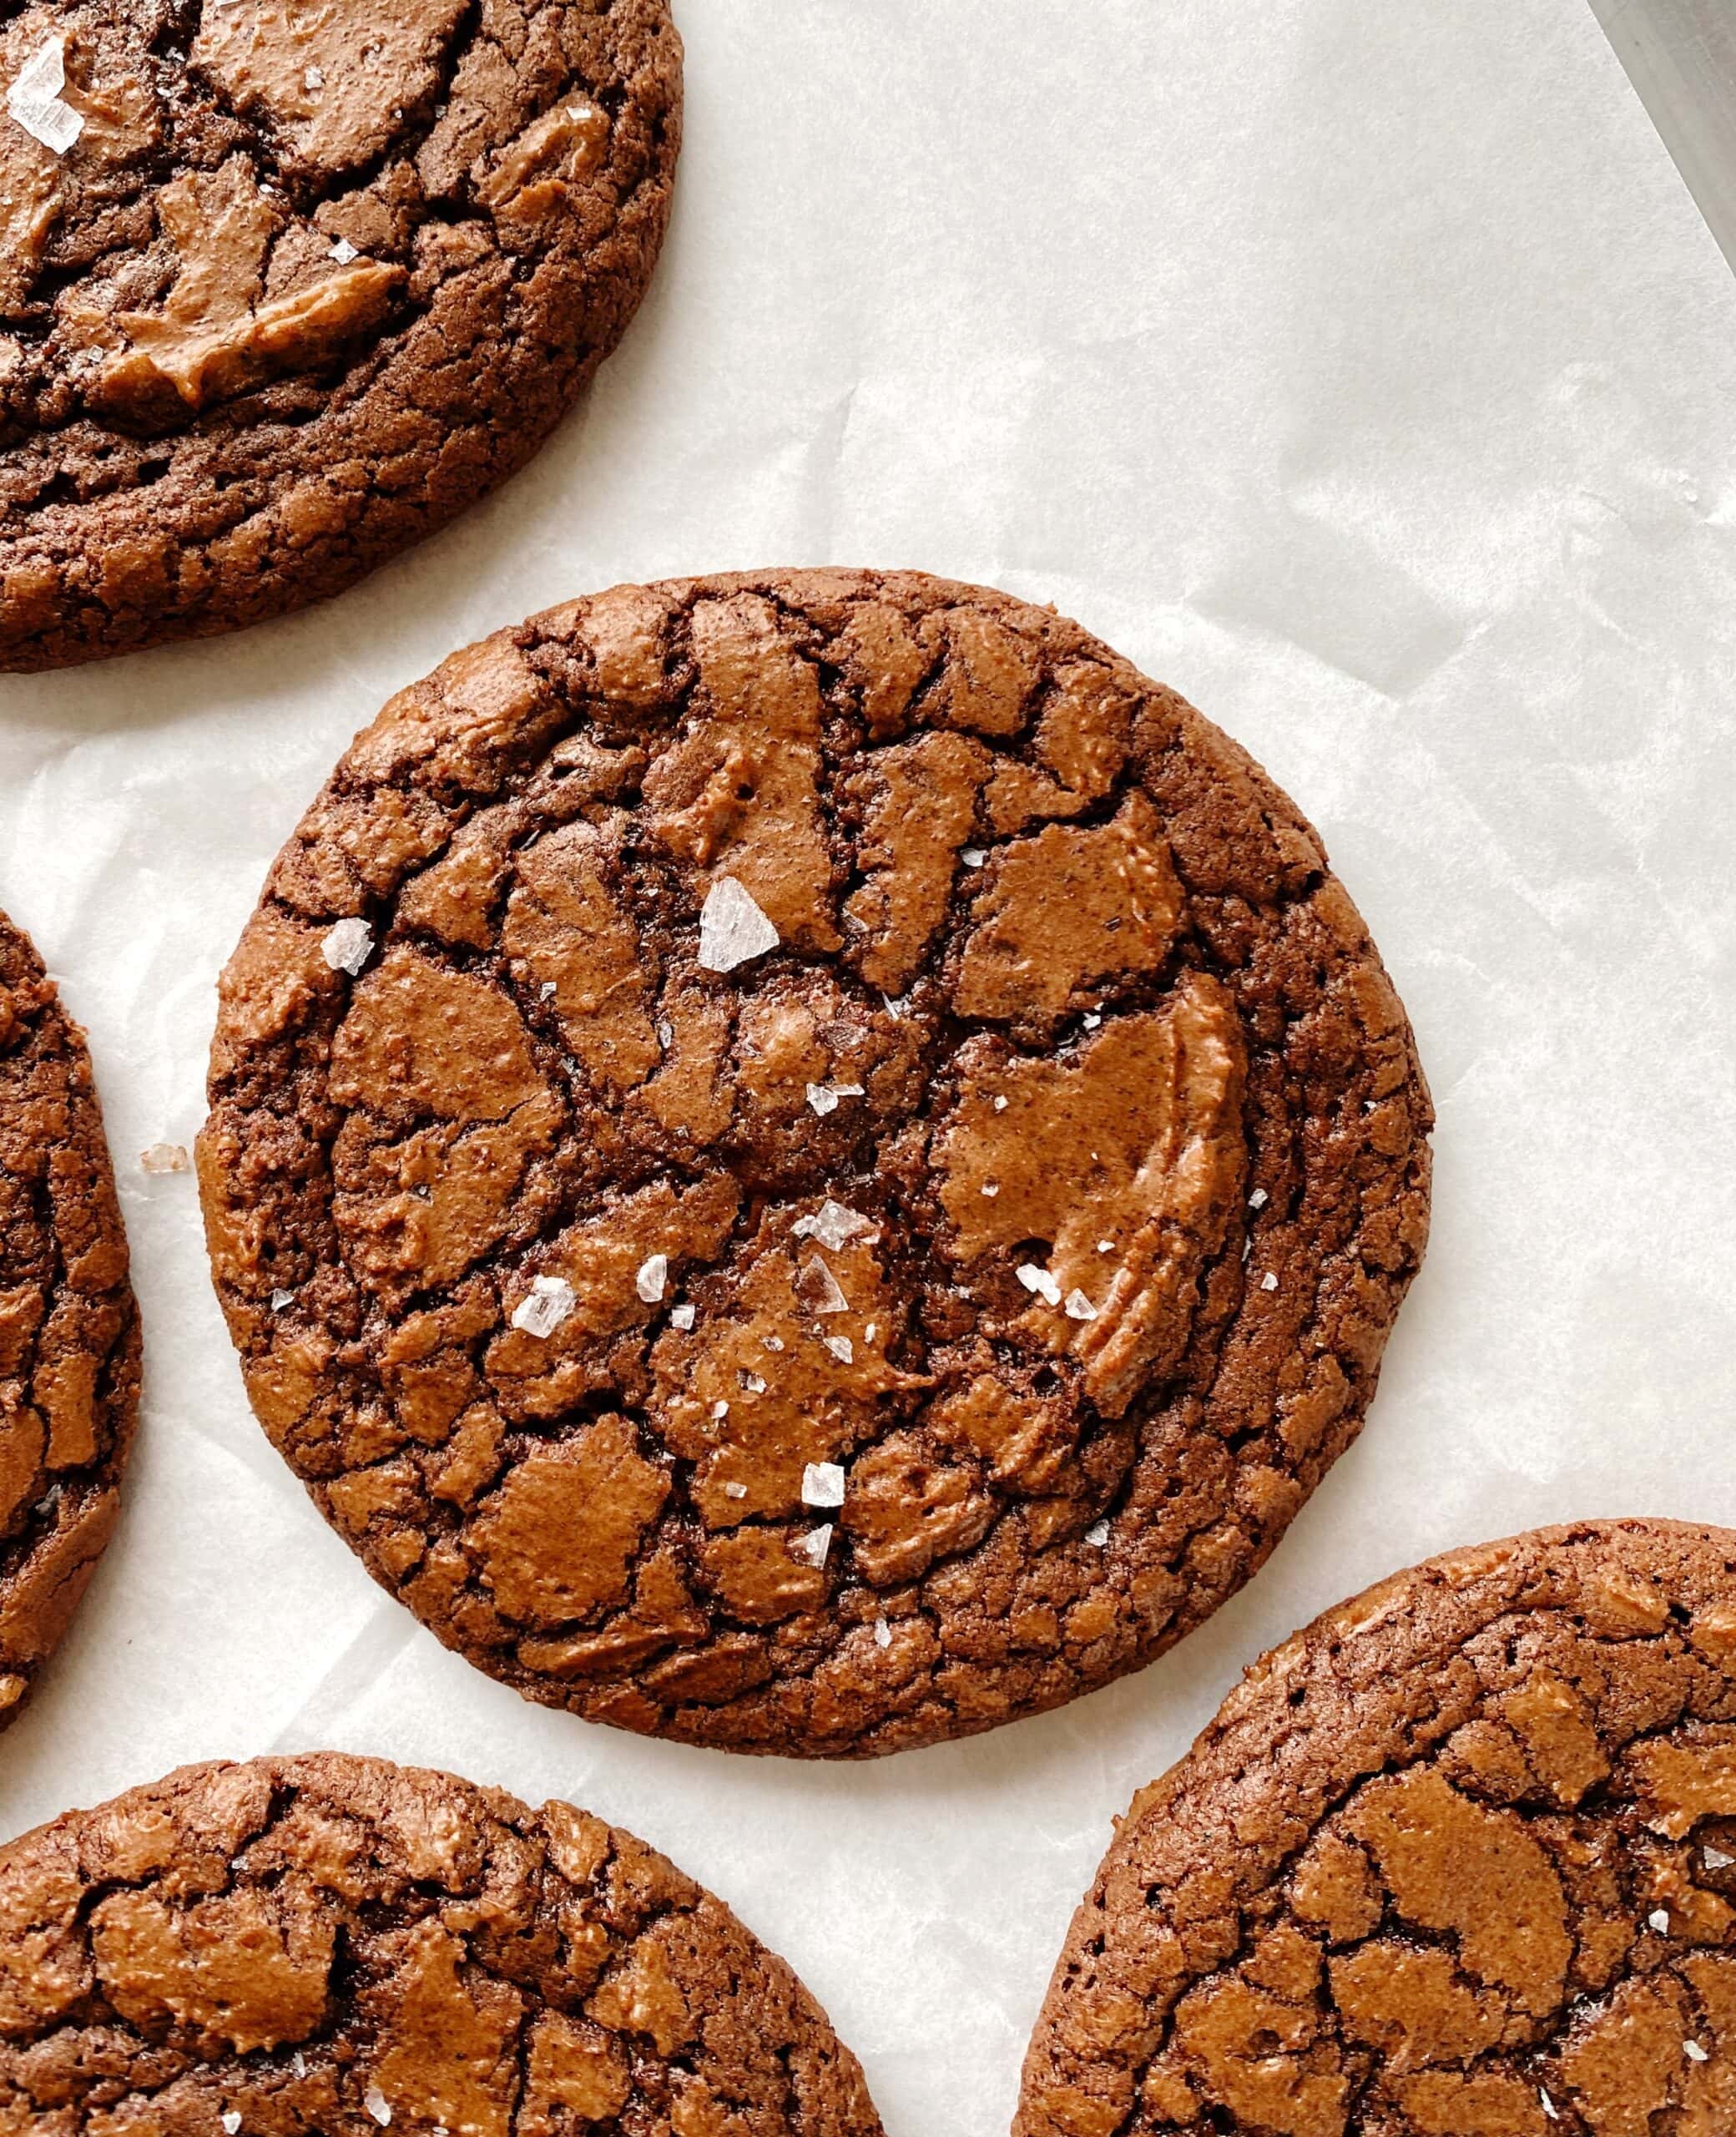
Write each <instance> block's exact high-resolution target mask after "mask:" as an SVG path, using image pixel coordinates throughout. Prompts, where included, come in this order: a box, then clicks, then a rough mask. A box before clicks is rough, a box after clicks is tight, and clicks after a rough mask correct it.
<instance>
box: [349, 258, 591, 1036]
mask: <svg viewBox="0 0 1736 2137" xmlns="http://www.w3.org/2000/svg"><path fill="white" fill-rule="evenodd" d="M332 256H333V258H334V259H335V258H336V254H335V253H334V255H332ZM553 993H554V982H553V980H552V979H545V980H544V981H543V983H542V985H541V986H540V987H539V988H537V1000H538V1001H539V1002H546V1001H548V998H549V997H550V996H551V995H552V994H553Z"/></svg>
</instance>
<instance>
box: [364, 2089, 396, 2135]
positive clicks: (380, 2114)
mask: <svg viewBox="0 0 1736 2137" xmlns="http://www.w3.org/2000/svg"><path fill="white" fill-rule="evenodd" d="M361 2104H362V2105H363V2106H364V2107H365V2108H366V2109H367V2111H368V2113H369V2114H371V2115H372V2117H373V2118H374V2119H375V2121H376V2122H377V2123H378V2124H379V2125H380V2127H381V2129H387V2128H389V2127H390V2126H391V2101H390V2100H389V2099H386V2095H385V2094H384V2093H382V2092H381V2089H380V2088H379V2087H378V2086H377V2085H370V2086H369V2087H368V2089H367V2090H366V2092H365V2093H364V2094H362V2096H361Z"/></svg>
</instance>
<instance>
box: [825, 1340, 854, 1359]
mask: <svg viewBox="0 0 1736 2137" xmlns="http://www.w3.org/2000/svg"><path fill="white" fill-rule="evenodd" d="M820 1340H821V1341H823V1342H824V1343H825V1346H826V1348H827V1350H829V1351H830V1352H831V1354H832V1356H834V1357H835V1358H836V1359H837V1360H838V1362H839V1363H840V1365H846V1366H848V1365H854V1364H855V1356H856V1346H855V1344H854V1343H852V1342H851V1341H850V1338H849V1336H823V1337H822V1338H821V1339H820Z"/></svg>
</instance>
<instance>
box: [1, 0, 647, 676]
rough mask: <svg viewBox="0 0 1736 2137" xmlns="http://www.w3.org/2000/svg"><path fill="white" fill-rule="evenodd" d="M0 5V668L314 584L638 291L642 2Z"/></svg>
mask: <svg viewBox="0 0 1736 2137" xmlns="http://www.w3.org/2000/svg"><path fill="white" fill-rule="evenodd" d="M0 17H3V19H0V669H7V668H10V669H36V668H52V667H58V666H60V665H62V664H65V663H68V662H71V661H78V660H88V659H93V658H94V657H96V656H98V655H99V654H110V653H119V652H124V651H126V650H128V649H130V648H133V647H137V646H145V645H154V644H159V643H160V642H161V641H163V640H165V639H177V638H186V637H191V636H204V635H207V634H210V633H213V632H217V631H226V630H232V629H235V628H236V627H237V626H238V625H240V624H250V623H255V622H257V621H258V620H260V619H261V618H262V617H266V616H275V615H279V614H283V613H284V612H285V611H286V610H289V609H296V608H300V607H301V606H303V605H304V604H305V603H307V602H310V601H316V600H320V599H323V598H324V597H325V596H326V595H327V594H336V593H337V592H339V591H340V590H341V589H342V588H344V587H346V586H348V585H350V584H351V583H352V582H353V581H354V580H356V579H357V578H361V576H362V575H363V573H366V572H368V571H371V569H372V568H373V567H374V566H375V565H376V564H377V563H381V562H382V561H383V560H384V559H385V558H387V557H389V556H391V555H393V554H394V553H396V551H398V550H400V549H401V548H406V546H407V545H408V544H409V543H412V542H415V541H417V540H419V539H420V538H421V536H423V535H424V534H426V533H431V531H432V530H433V529H434V528H437V527H439V526H441V525H442V524H443V523H444V522H446V521H447V520H448V519H450V518H452V516H453V515H454V514H455V513H458V512H461V511H462V510H463V508H465V507H466V506H467V505H468V504H471V503H474V502H475V500H476V499H477V498H480V497H482V496H483V495H484V494H486V493H487V492H488V491H489V490H492V488H494V487H495V486H496V485H497V483H499V482H503V481H504V480H505V479H506V477H507V476H508V475H510V474H512V472H514V471H515V470H516V469H517V468H518V467H521V466H522V464H523V462H525V461H526V460H527V459H528V458H529V457H530V456H531V454H532V452H534V451H535V450H536V448H537V446H538V445H539V444H541V442H542V440H543V439H544V438H545V437H547V436H548V432H550V431H551V430H552V429H553V427H554V426H555V424H556V423H557V422H558V421H559V420H560V418H561V417H562V416H563V414H564V413H565V412H566V411H567V409H568V408H569V407H571V406H572V404H573V401H574V399H575V398H576V397H577V396H578V392H579V391H580V389H581V388H582V387H583V386H584V384H585V382H586V381H587V380H588V378H589V377H590V376H591V374H592V372H593V371H594V370H595V369H596V367H597V366H598V364H599V363H600V362H601V361H602V360H603V357H604V356H607V355H608V352H609V351H610V350H611V349H613V347H614V346H615V344H616V342H617V341H619V339H620V337H621V335H622V334H623V331H625V328H626V326H627V323H628V320H630V319H631V318H632V316H633V312H634V311H635V309H636V308H637V306H638V301H639V299H640V297H641V296H643V292H644V290H645V286H646V284H647V282H648V280H649V278H650V274H651V270H652V267H653V265H654V262H655V260H656V258H657V253H658V249H659V246H660V245H661V244H662V241H663V235H664V226H665V224H666V222H667V220H668V215H669V190H670V186H671V184H672V182H673V179H674V168H675V158H676V154H677V150H678V148H679V139H680V104H681V46H680V41H679V38H678V37H677V36H676V33H675V31H674V26H673V24H672V23H671V22H670V19H669V8H668V5H667V0H482V4H481V5H480V6H477V7H472V6H467V5H466V4H465V0H316V3H315V0H36V4H34V5H26V6H23V8H20V7H18V6H17V5H13V7H10V8H6V9H3V10H0Z"/></svg>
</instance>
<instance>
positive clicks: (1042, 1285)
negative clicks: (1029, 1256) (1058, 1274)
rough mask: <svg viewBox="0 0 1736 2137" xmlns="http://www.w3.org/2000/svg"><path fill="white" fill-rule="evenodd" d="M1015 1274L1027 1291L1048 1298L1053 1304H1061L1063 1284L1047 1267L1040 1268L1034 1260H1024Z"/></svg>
mask: <svg viewBox="0 0 1736 2137" xmlns="http://www.w3.org/2000/svg"><path fill="white" fill-rule="evenodd" d="M1013 1274H1014V1275H1015V1276H1017V1278H1018V1280H1019V1281H1020V1282H1021V1283H1022V1285H1023V1286H1024V1287H1025V1289H1026V1290H1027V1291H1034V1292H1035V1293H1036V1294H1037V1296H1038V1297H1039V1298H1042V1299H1047V1301H1048V1302H1049V1304H1050V1305H1051V1306H1059V1305H1060V1303H1061V1286H1060V1285H1059V1284H1057V1282H1056V1281H1055V1279H1054V1278H1053V1277H1052V1276H1051V1275H1050V1274H1049V1272H1048V1271H1047V1269H1039V1268H1038V1267H1037V1264H1036V1263H1035V1262H1034V1261H1022V1262H1021V1263H1020V1264H1019V1266H1018V1267H1017V1269H1016V1270H1015V1271H1013Z"/></svg>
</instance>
